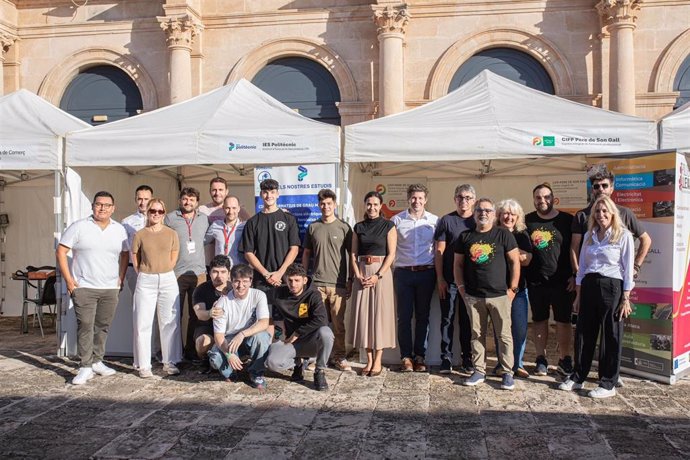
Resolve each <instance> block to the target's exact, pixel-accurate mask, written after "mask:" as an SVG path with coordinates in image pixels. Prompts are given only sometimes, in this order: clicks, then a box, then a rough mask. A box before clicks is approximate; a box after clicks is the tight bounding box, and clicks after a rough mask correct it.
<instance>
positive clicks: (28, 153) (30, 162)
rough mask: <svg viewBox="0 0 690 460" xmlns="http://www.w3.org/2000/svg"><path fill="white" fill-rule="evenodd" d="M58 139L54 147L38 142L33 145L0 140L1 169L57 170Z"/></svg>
mask: <svg viewBox="0 0 690 460" xmlns="http://www.w3.org/2000/svg"><path fill="white" fill-rule="evenodd" d="M57 157H58V155H57V138H56V140H55V144H54V145H52V146H51V145H49V144H48V143H47V142H40V141H36V142H33V143H32V144H25V143H21V144H20V143H14V142H7V141H3V140H0V169H4V170H8V169H55V168H57V165H58V160H57Z"/></svg>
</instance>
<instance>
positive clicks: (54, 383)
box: [0, 318, 690, 459]
mask: <svg viewBox="0 0 690 460" xmlns="http://www.w3.org/2000/svg"><path fill="white" fill-rule="evenodd" d="M18 330H19V326H18V323H17V322H16V321H14V320H13V319H7V318H3V319H0V457H1V458H13V457H27V458H60V459H68V458H69V459H79V458H206V459H210V458H260V459H267V458H270V459H279V458H299V459H311V458H315V459H325V458H338V459H340V458H343V459H349V458H358V459H366V458H479V459H483V458H491V459H504V458H512V459H523V458H524V459H535V458H539V459H542V458H557V459H569V458H573V459H605V458H645V459H646V458H657V459H672V458H690V454H689V452H690V450H689V449H690V403H688V400H689V399H690V383H689V382H688V381H687V380H682V381H680V382H679V383H678V384H677V385H674V386H668V385H663V384H658V383H653V382H649V381H643V380H640V379H636V378H632V377H625V378H624V382H625V387H624V388H623V389H621V390H620V391H619V394H618V395H617V396H616V397H614V398H610V399H607V400H601V401H597V400H592V399H590V398H588V397H586V392H584V393H581V394H578V393H566V392H561V391H558V390H556V389H555V387H556V385H557V380H558V379H557V378H556V376H555V375H549V376H547V377H540V378H535V377H531V378H530V379H527V380H521V379H516V388H515V391H513V392H508V391H502V390H500V389H499V383H500V382H499V379H498V378H496V377H493V378H489V379H488V381H487V384H484V385H480V386H479V387H463V386H461V385H460V384H459V383H460V382H461V381H462V376H460V375H459V374H457V373H454V374H452V375H450V376H442V375H439V374H437V373H435V370H433V369H432V373H430V374H429V373H423V374H422V373H415V374H401V373H399V372H395V371H394V370H385V371H384V373H383V374H382V375H381V376H380V377H376V378H364V377H360V376H358V375H356V374H355V373H340V372H337V371H334V370H329V371H328V372H327V376H328V381H329V383H330V390H329V391H327V392H316V391H314V390H313V389H312V382H311V378H312V373H311V372H307V373H306V377H307V380H306V382H305V383H304V384H296V383H292V382H290V381H289V379H288V378H287V377H288V376H278V375H270V376H269V378H268V390H267V391H265V392H263V393H260V392H258V391H257V390H254V389H252V388H251V387H249V386H248V385H247V384H245V383H241V382H240V383H226V382H222V381H220V380H219V378H218V377H217V376H210V377H209V376H205V375H200V374H199V373H198V370H197V369H195V368H194V367H192V366H188V367H186V368H184V369H183V372H182V374H181V375H180V376H176V377H157V378H156V379H152V380H142V379H140V378H138V377H137V376H136V374H135V373H133V370H132V366H131V359H114V360H107V362H108V363H109V364H110V365H111V366H112V367H114V368H115V369H117V371H118V373H117V374H116V375H115V376H112V377H96V378H95V379H93V380H92V381H90V382H89V383H88V384H87V385H84V386H81V387H75V386H72V385H70V384H69V381H70V380H71V378H72V377H73V375H74V374H75V372H76V371H75V369H76V363H75V362H73V361H70V360H67V359H62V358H58V357H56V356H55V355H54V348H55V345H54V341H55V339H54V335H50V336H48V337H47V338H46V339H41V337H40V334H39V333H38V331H37V330H32V331H31V332H30V333H29V334H28V335H20V334H19V332H18ZM49 334H50V332H49ZM52 334H54V330H53V331H52ZM530 369H531V366H530ZM154 373H156V374H157V375H159V376H162V372H161V369H160V367H157V368H154ZM594 386H595V383H594V381H593V380H592V381H591V382H588V388H593V387H594Z"/></svg>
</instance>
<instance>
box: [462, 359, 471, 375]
mask: <svg viewBox="0 0 690 460" xmlns="http://www.w3.org/2000/svg"><path fill="white" fill-rule="evenodd" d="M460 373H461V374H467V375H472V373H474V364H472V361H471V360H463V361H462V367H461V368H460Z"/></svg>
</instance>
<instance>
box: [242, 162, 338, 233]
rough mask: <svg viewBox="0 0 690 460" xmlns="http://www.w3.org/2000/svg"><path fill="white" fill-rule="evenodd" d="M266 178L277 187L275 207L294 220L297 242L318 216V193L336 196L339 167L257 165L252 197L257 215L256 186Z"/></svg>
mask: <svg viewBox="0 0 690 460" xmlns="http://www.w3.org/2000/svg"><path fill="white" fill-rule="evenodd" d="M265 179H275V180H277V181H278V183H279V184H280V188H279V189H278V192H279V193H280V195H279V196H278V207H280V208H281V209H283V210H285V211H288V212H289V213H290V214H292V215H293V216H295V218H296V219H297V225H298V226H299V236H300V240H301V241H304V234H305V233H306V231H307V227H308V226H309V224H310V223H312V222H314V221H315V220H316V219H319V218H320V217H321V210H320V209H319V200H318V198H317V194H318V193H319V190H321V189H324V188H328V189H331V190H333V191H334V192H336V193H337V187H338V165H337V164H318V165H295V166H266V167H264V166H257V167H255V168H254V196H255V207H256V212H257V213H259V212H261V210H262V208H263V201H262V200H261V189H260V188H259V184H261V181H263V180H265Z"/></svg>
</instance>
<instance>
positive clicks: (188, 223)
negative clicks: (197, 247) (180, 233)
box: [182, 213, 196, 241]
mask: <svg viewBox="0 0 690 460" xmlns="http://www.w3.org/2000/svg"><path fill="white" fill-rule="evenodd" d="M182 218H183V219H184V223H185V224H187V232H188V233H189V241H192V225H194V219H196V213H194V217H192V219H191V220H187V218H186V217H185V216H182Z"/></svg>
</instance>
